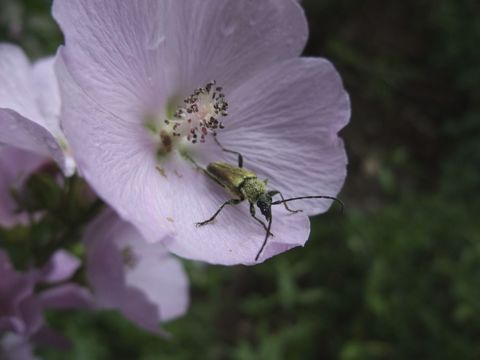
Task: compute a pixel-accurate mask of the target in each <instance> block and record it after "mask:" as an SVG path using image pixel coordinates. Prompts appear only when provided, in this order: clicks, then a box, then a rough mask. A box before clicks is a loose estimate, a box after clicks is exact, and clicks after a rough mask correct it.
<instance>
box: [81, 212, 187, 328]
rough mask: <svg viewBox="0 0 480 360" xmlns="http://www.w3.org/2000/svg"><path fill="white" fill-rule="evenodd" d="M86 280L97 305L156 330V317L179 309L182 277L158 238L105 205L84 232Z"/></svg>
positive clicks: (182, 295) (182, 301) (183, 296)
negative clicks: (150, 238) (147, 235)
mask: <svg viewBox="0 0 480 360" xmlns="http://www.w3.org/2000/svg"><path fill="white" fill-rule="evenodd" d="M84 242H85V247H86V251H87V262H86V271H87V280H88V282H89V283H90V285H91V287H92V288H93V291H94V296H95V299H96V303H97V305H98V306H99V307H100V308H106V309H117V310H119V311H120V312H122V313H123V315H124V316H125V317H126V318H127V319H129V320H130V321H132V322H134V323H136V324H137V325H138V326H140V327H142V328H144V329H146V330H148V331H151V332H154V333H161V330H160V327H159V324H160V322H164V321H168V320H171V319H173V318H175V317H178V316H180V315H183V314H184V313H185V311H186V309H187V307H188V302H189V300H188V279H187V276H186V274H185V272H184V271H183V268H182V265H181V264H180V262H179V261H178V260H176V259H175V258H173V257H172V256H171V255H169V254H168V252H167V251H166V250H165V248H164V247H163V245H162V244H160V243H157V244H149V243H147V242H145V241H144V240H143V239H142V237H141V235H140V234H139V233H138V231H137V230H136V229H135V228H134V227H133V226H132V225H130V224H129V223H127V222H125V221H122V220H121V219H120V218H119V217H118V215H116V214H115V213H114V212H113V211H112V210H110V209H108V210H106V211H104V213H103V214H101V215H100V216H99V218H98V219H96V221H95V222H93V223H92V224H91V225H90V227H89V228H88V230H87V231H86V233H85V241H84Z"/></svg>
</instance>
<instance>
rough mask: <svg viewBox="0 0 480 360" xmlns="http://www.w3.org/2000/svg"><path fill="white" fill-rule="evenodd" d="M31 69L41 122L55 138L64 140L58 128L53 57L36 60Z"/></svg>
mask: <svg viewBox="0 0 480 360" xmlns="http://www.w3.org/2000/svg"><path fill="white" fill-rule="evenodd" d="M32 71H33V79H32V81H33V86H34V89H35V93H36V94H37V98H36V99H37V107H38V109H39V111H40V113H41V114H42V118H43V124H44V125H45V127H46V128H47V129H49V130H50V132H52V133H53V134H54V135H55V137H56V138H57V139H61V140H64V137H63V133H62V130H61V129H60V110H61V99H60V89H59V87H58V80H57V75H56V74H55V57H54V56H50V57H47V58H43V59H40V60H37V61H36V62H35V63H34V64H33V68H32Z"/></svg>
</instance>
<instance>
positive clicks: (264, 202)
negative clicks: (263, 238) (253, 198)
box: [257, 193, 272, 221]
mask: <svg viewBox="0 0 480 360" xmlns="http://www.w3.org/2000/svg"><path fill="white" fill-rule="evenodd" d="M257 206H258V208H259V209H260V212H261V213H262V214H263V216H265V219H267V221H268V220H270V219H271V218H272V196H271V195H270V194H268V193H264V194H262V195H260V196H259V197H258V200H257Z"/></svg>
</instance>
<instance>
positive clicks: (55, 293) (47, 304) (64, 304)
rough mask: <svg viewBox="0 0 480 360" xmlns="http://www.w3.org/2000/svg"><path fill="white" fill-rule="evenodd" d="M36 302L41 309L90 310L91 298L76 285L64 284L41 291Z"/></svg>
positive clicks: (85, 290) (83, 289) (91, 305)
mask: <svg viewBox="0 0 480 360" xmlns="http://www.w3.org/2000/svg"><path fill="white" fill-rule="evenodd" d="M38 300H39V302H40V305H41V306H42V308H43V309H90V308H92V307H93V298H92V295H91V294H90V292H89V291H88V290H87V289H86V288H84V287H81V286H79V285H76V284H65V285H59V286H55V287H53V288H50V289H47V290H44V291H42V292H41V293H40V294H39V295H38Z"/></svg>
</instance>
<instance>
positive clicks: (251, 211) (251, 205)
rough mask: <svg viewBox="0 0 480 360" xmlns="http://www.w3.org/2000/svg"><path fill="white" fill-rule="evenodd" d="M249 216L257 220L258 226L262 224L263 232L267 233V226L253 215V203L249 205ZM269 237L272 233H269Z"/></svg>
mask: <svg viewBox="0 0 480 360" xmlns="http://www.w3.org/2000/svg"><path fill="white" fill-rule="evenodd" d="M250 215H252V217H253V218H254V219H255V220H257V221H258V222H259V223H260V224H262V226H263V228H264V229H265V231H267V225H265V223H264V222H263V221H262V219H259V218H258V217H257V216H256V215H255V205H253V203H250ZM268 235H269V236H273V234H272V233H269V234H268Z"/></svg>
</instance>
